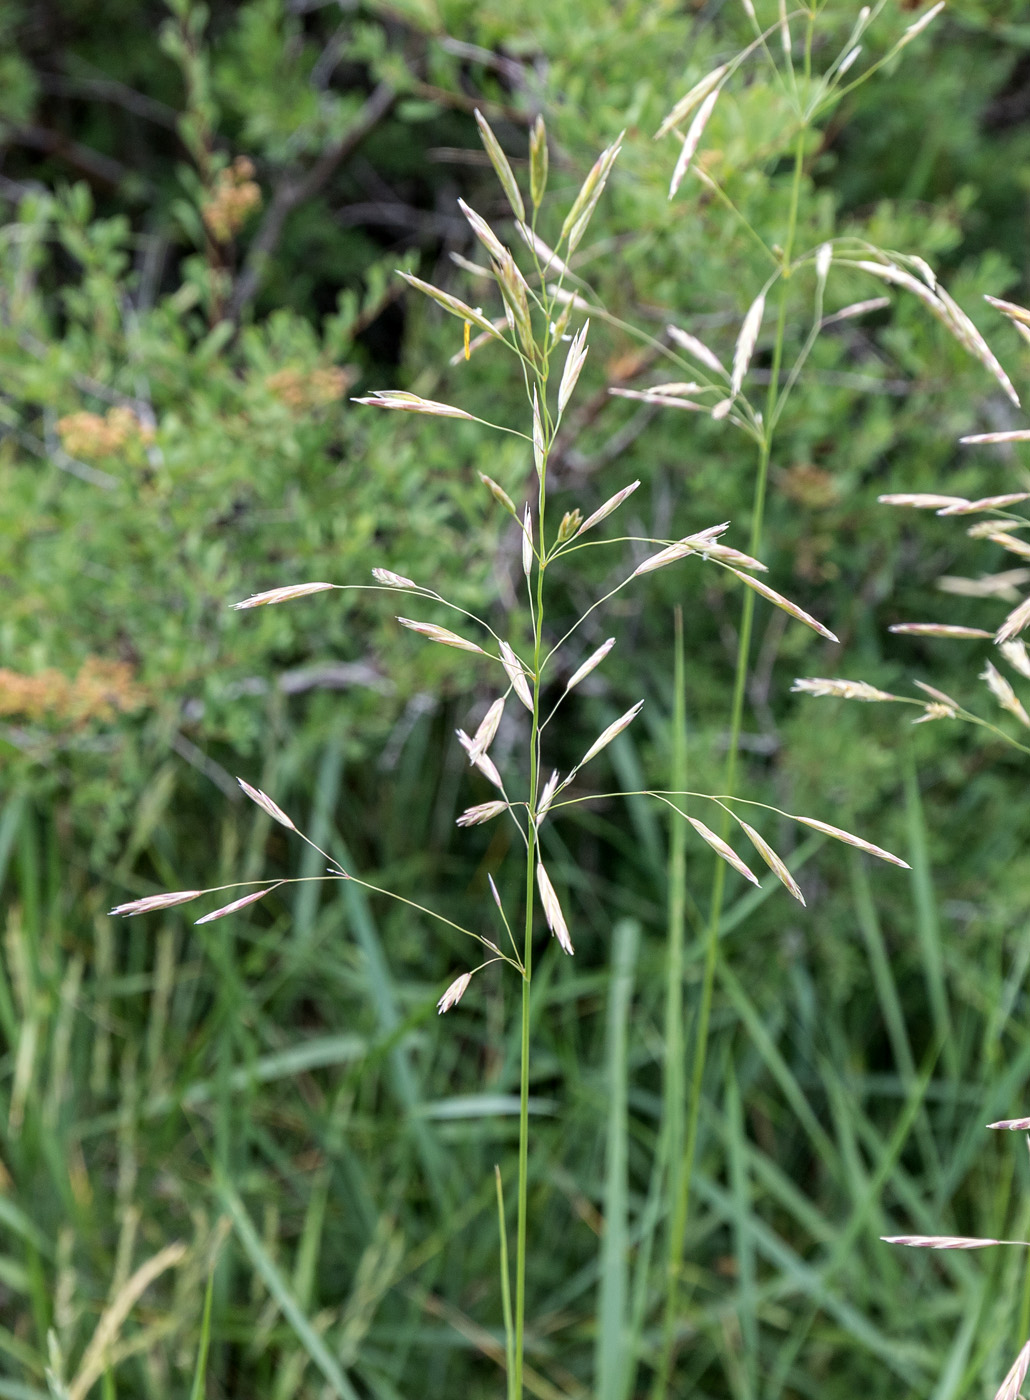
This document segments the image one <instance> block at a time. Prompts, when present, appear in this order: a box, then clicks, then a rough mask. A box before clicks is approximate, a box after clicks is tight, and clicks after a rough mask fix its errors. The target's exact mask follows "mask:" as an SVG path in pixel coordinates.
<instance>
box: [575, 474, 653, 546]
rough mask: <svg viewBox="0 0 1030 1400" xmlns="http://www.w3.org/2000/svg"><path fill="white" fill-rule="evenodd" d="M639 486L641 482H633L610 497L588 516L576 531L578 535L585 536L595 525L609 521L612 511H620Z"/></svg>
mask: <svg viewBox="0 0 1030 1400" xmlns="http://www.w3.org/2000/svg"><path fill="white" fill-rule="evenodd" d="M639 485H640V482H639V481H631V482H630V484H629V485H628V486H624V487H623V488H622V490H621V491H616V493H615V495H614V496H610V497H609V498H608V500H607V501H605V503H604V505H603V506H598V508H597V509H596V510H595V511H594V513H593V514H592V515H588V516H587V518H586V519H585V520H584V521H583V524H582V525H581V526H580V527H579V529H578V530H577V531H576V534H577V535H585V534H586V532H587V531H588V530H592V529H593V527H594V526H595V525H598V524H600V522H601V521H602V520H605V519H607V517H608V516H609V515H611V513H612V511H615V510H618V508H619V506H621V505H622V503H623V501H624V500H626V498H627V497H628V496H632V494H633V492H634V491H635V490H636V489H637V487H638V486H639Z"/></svg>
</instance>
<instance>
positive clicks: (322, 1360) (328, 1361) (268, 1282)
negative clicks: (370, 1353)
mask: <svg viewBox="0 0 1030 1400" xmlns="http://www.w3.org/2000/svg"><path fill="white" fill-rule="evenodd" d="M215 1189H216V1191H217V1193H218V1196H219V1199H220V1200H221V1202H222V1205H223V1207H224V1208H225V1210H226V1212H227V1213H228V1215H229V1217H230V1219H231V1220H232V1223H233V1228H234V1229H235V1231H236V1235H237V1238H238V1239H239V1241H240V1244H241V1245H242V1246H243V1249H244V1252H245V1253H246V1255H247V1257H248V1259H249V1260H250V1262H251V1264H253V1266H254V1268H255V1269H256V1270H257V1272H258V1274H259V1275H260V1276H261V1279H262V1281H263V1283H264V1284H265V1287H266V1288H267V1289H268V1291H269V1293H271V1295H272V1297H273V1298H274V1299H275V1301H276V1302H277V1303H278V1304H279V1307H280V1309H281V1310H282V1314H283V1317H285V1319H286V1320H287V1322H288V1323H289V1324H290V1326H291V1327H292V1328H293V1331H294V1332H295V1333H296V1335H297V1339H298V1340H299V1341H300V1344H301V1345H302V1346H303V1348H304V1350H305V1351H306V1352H307V1353H308V1355H309V1356H310V1357H311V1360H312V1361H313V1362H314V1363H315V1365H316V1366H317V1367H318V1369H319V1370H320V1371H321V1372H322V1375H323V1376H325V1378H326V1380H327V1381H328V1382H329V1384H330V1385H331V1386H332V1388H333V1392H334V1393H335V1394H336V1395H337V1396H338V1397H339V1400H359V1396H358V1392H357V1391H356V1390H355V1388H354V1386H353V1384H352V1383H351V1381H350V1380H349V1379H348V1377H347V1376H346V1374H345V1373H344V1371H343V1368H342V1367H341V1366H340V1364H339V1362H338V1361H337V1360H336V1358H335V1357H334V1356H333V1354H332V1353H331V1352H330V1350H329V1348H328V1347H327V1346H326V1344H325V1342H324V1341H323V1340H322V1338H321V1337H320V1336H319V1335H318V1333H317V1332H316V1331H315V1329H314V1328H313V1327H312V1325H311V1323H310V1322H309V1321H308V1319H307V1318H306V1317H305V1315H304V1311H303V1309H302V1308H301V1307H300V1305H299V1303H298V1302H297V1299H296V1298H295V1296H294V1294H293V1291H292V1289H291V1288H290V1287H289V1285H288V1284H287V1282H286V1280H285V1279H284V1278H283V1276H282V1274H281V1273H280V1272H279V1270H278V1268H277V1267H276V1265H275V1263H274V1262H273V1260H272V1259H271V1257H270V1256H269V1253H268V1251H267V1249H266V1248H265V1246H264V1245H263V1244H262V1242H261V1237H260V1235H259V1234H258V1232H257V1230H256V1229H255V1228H254V1223H253V1221H252V1220H251V1218H250V1216H249V1215H248V1213H247V1210H246V1207H245V1206H244V1204H243V1202H242V1201H241V1200H240V1198H239V1196H238V1195H237V1194H236V1191H235V1190H234V1189H233V1187H232V1186H230V1184H229V1183H228V1182H227V1181H225V1180H216V1182H215Z"/></svg>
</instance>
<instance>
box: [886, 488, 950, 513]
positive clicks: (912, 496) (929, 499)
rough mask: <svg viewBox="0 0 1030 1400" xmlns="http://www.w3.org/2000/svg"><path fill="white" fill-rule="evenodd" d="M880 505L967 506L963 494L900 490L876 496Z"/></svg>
mask: <svg viewBox="0 0 1030 1400" xmlns="http://www.w3.org/2000/svg"><path fill="white" fill-rule="evenodd" d="M876 499H877V500H878V501H879V503H880V505H881V506H914V507H915V509H916V510H940V509H941V508H942V507H946V506H967V505H969V502H968V501H967V500H966V498H965V496H937V495H932V494H929V493H927V492H924V491H900V492H894V493H893V494H891V495H888V496H877V498H876Z"/></svg>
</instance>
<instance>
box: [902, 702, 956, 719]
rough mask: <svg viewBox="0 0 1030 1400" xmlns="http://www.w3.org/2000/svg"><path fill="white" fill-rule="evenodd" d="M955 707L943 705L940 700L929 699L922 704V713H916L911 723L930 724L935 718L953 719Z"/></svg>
mask: <svg viewBox="0 0 1030 1400" xmlns="http://www.w3.org/2000/svg"><path fill="white" fill-rule="evenodd" d="M955 718H956V715H955V709H954V707H953V706H952V705H945V704H943V703H942V702H941V701H940V700H930V701H928V702H927V703H926V704H925V705H924V706H923V713H922V714H921V715H918V716H917V717H916V718H915V719H914V720H913V721H912V723H913V724H930V723H931V722H932V721H933V720H935V719H955Z"/></svg>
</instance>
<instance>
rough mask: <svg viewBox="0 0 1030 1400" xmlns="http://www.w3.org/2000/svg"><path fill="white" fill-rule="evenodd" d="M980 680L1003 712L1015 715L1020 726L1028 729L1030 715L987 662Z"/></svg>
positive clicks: (991, 664)
mask: <svg viewBox="0 0 1030 1400" xmlns="http://www.w3.org/2000/svg"><path fill="white" fill-rule="evenodd" d="M980 679H981V680H982V681H986V682H987V685H988V688H989V689H990V691H991V694H992V695H993V696H994V698H995V699H996V700H997V702H998V704H999V705H1000V706H1001V708H1002V709H1003V710H1007V711H1008V713H1009V714H1010V715H1015V717H1016V719H1018V720H1019V722H1020V724H1025V725H1026V727H1027V728H1028V729H1030V715H1028V714H1027V712H1026V710H1025V709H1024V708H1023V705H1022V703H1021V701H1020V699H1019V697H1018V696H1017V694H1016V692H1015V691H1014V690H1013V689H1012V687H1011V685H1010V684H1009V683H1008V681H1007V680H1006V679H1005V677H1004V676H1003V675H1002V674H1001V672H1000V671H999V670H998V669H997V667H995V666H994V665H993V663H992V662H990V661H988V662H987V665H986V667H985V668H984V670H983V671H982V672H981V673H980Z"/></svg>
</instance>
